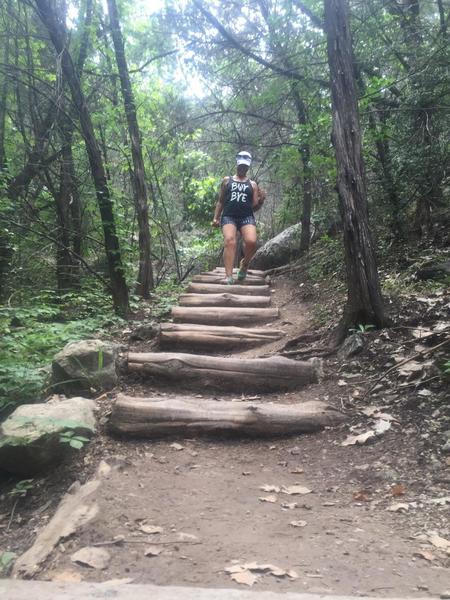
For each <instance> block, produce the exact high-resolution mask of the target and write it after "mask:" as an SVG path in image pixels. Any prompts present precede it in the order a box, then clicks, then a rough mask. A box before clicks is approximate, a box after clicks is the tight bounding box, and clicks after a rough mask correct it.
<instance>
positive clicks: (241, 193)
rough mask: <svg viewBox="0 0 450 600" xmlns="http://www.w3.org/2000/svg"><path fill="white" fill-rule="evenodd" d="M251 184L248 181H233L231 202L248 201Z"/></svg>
mask: <svg viewBox="0 0 450 600" xmlns="http://www.w3.org/2000/svg"><path fill="white" fill-rule="evenodd" d="M249 187H250V186H249V185H248V184H247V183H238V182H237V181H232V182H231V196H230V202H247V198H248V195H247V189H248V188H249Z"/></svg>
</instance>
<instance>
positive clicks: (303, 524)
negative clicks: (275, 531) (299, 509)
mask: <svg viewBox="0 0 450 600" xmlns="http://www.w3.org/2000/svg"><path fill="white" fill-rule="evenodd" d="M289 525H292V527H306V526H307V525H308V523H307V522H306V521H291V522H290V523H289Z"/></svg>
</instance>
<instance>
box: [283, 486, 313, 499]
mask: <svg viewBox="0 0 450 600" xmlns="http://www.w3.org/2000/svg"><path fill="white" fill-rule="evenodd" d="M311 491H312V490H310V489H309V488H307V487H305V486H304V485H289V486H283V487H282V488H281V492H282V493H283V494H288V495H289V496H295V495H297V494H298V495H302V496H303V495H305V494H310V493H311Z"/></svg>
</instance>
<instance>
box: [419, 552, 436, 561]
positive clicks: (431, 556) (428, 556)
mask: <svg viewBox="0 0 450 600" xmlns="http://www.w3.org/2000/svg"><path fill="white" fill-rule="evenodd" d="M413 556H418V557H419V558H424V559H425V560H429V561H430V562H431V561H433V560H435V559H436V557H435V556H434V554H433V553H432V552H430V551H429V550H418V551H417V552H414V554H413Z"/></svg>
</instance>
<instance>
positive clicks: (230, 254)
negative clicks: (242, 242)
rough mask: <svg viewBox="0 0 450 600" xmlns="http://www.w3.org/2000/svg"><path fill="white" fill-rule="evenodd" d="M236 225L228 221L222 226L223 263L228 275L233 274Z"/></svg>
mask: <svg viewBox="0 0 450 600" xmlns="http://www.w3.org/2000/svg"><path fill="white" fill-rule="evenodd" d="M236 232H237V229H236V225H234V224H233V223H227V224H226V225H224V226H223V227H222V233H223V242H224V247H223V264H224V265H225V273H226V276H227V277H232V276H233V263H234V254H235V252H236Z"/></svg>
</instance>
